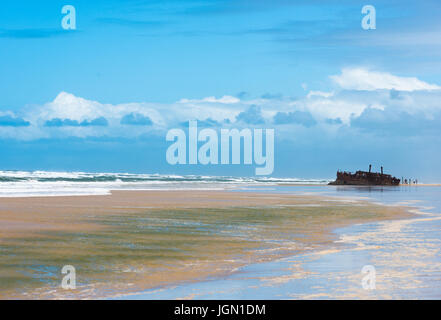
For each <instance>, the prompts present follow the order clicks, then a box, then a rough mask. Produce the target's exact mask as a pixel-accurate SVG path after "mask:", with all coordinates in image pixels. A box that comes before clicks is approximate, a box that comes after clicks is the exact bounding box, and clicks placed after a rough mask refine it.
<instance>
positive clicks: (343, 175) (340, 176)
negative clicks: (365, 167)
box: [329, 165, 400, 186]
mask: <svg viewBox="0 0 441 320" xmlns="http://www.w3.org/2000/svg"><path fill="white" fill-rule="evenodd" d="M371 170H372V165H369V171H361V170H359V171H357V172H355V173H351V172H346V171H337V179H336V180H335V181H333V182H330V183H329V184H330V185H355V186H397V185H399V184H400V179H398V178H395V177H393V176H391V175H390V174H385V173H383V167H381V172H371Z"/></svg>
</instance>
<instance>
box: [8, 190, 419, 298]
mask: <svg viewBox="0 0 441 320" xmlns="http://www.w3.org/2000/svg"><path fill="white" fill-rule="evenodd" d="M411 215H412V214H411V213H409V212H408V211H407V210H406V208H405V207H399V206H383V205H379V204H373V203H369V202H367V201H364V200H359V199H338V198H335V197H325V196H319V195H282V194H271V193H263V192H256V193H252V192H231V191H112V193H111V195H100V196H67V197H28V198H2V199H0V234H1V236H0V250H1V251H2V255H1V257H0V279H1V280H0V298H4V299H5V298H6V299H15V298H48V299H54V298H86V299H87V298H107V297H112V296H116V295H120V294H124V293H127V294H128V293H133V292H139V291H142V290H146V289H151V288H157V287H160V286H164V285H170V284H174V283H183V282H194V281H200V280H203V279H206V278H207V277H221V276H225V275H228V274H231V273H233V272H234V271H235V270H237V268H239V267H241V266H244V265H247V264H250V263H256V262H265V261H272V260H274V259H277V258H280V257H283V256H288V255H293V254H297V253H304V252H308V251H311V250H316V249H323V248H326V246H328V245H329V244H331V243H333V241H334V240H335V239H336V235H335V234H334V233H333V230H335V229H336V228H341V227H344V226H348V225H353V224H357V223H364V222H373V221H382V220H392V219H402V218H406V217H410V216H411ZM63 265H73V266H74V267H75V268H76V274H77V289H75V290H64V289H62V288H61V287H60V283H61V279H62V276H63V275H62V274H61V268H62V267H63Z"/></svg>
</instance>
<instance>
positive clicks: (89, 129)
mask: <svg viewBox="0 0 441 320" xmlns="http://www.w3.org/2000/svg"><path fill="white" fill-rule="evenodd" d="M363 75H365V77H364V76H363ZM333 78H334V80H335V81H336V82H337V83H338V84H340V86H341V87H342V88H343V89H348V88H356V89H357V90H336V91H333V92H326V91H313V90H310V91H309V92H308V93H307V94H306V95H305V96H304V97H303V98H296V99H289V98H287V99H270V98H269V99H254V100H252V99H251V100H240V99H238V98H235V97H231V96H223V97H221V98H215V97H206V98H203V99H199V100H198V99H193V100H189V99H182V100H180V101H178V102H176V103H171V104H164V103H151V102H141V103H123V104H116V105H112V104H103V103H100V102H98V101H93V100H88V99H85V98H81V97H78V96H75V95H74V94H71V93H67V92H61V93H60V94H58V95H57V97H56V98H55V99H54V100H53V101H50V102H48V103H46V104H43V105H40V106H32V107H26V108H24V109H22V110H18V111H17V112H14V113H12V112H11V111H4V112H2V113H1V114H9V115H16V116H17V117H20V118H22V119H24V120H26V121H28V122H29V123H30V125H29V126H26V127H20V128H13V127H10V126H3V127H1V126H0V137H9V138H16V139H26V140H29V139H38V138H43V137H44V138H51V137H66V136H75V137H89V136H96V137H100V136H107V137H127V138H130V137H139V136H140V135H143V134H146V133H149V134H150V133H152V134H158V135H163V133H164V131H166V130H168V129H170V128H175V127H177V126H180V125H181V124H182V123H183V122H186V121H188V120H190V119H198V120H201V121H202V120H207V119H210V120H213V121H215V122H217V123H224V125H226V124H225V122H224V120H225V119H228V120H230V122H231V123H232V125H233V126H241V125H243V123H242V124H240V123H235V121H236V118H237V116H238V114H240V113H241V112H244V111H246V110H249V109H250V108H251V109H252V108H258V109H259V110H261V112H259V114H261V116H262V121H260V122H262V125H264V124H265V125H275V124H274V119H273V117H274V116H275V115H276V114H277V113H279V112H280V113H285V114H301V113H298V112H297V113H296V111H300V112H303V113H310V114H311V115H312V117H313V118H314V120H315V121H316V123H317V124H316V125H314V126H313V127H314V128H320V127H321V128H322V129H323V130H328V128H329V127H330V126H329V120H330V119H331V120H332V119H334V120H338V121H335V122H333V125H332V127H333V129H332V130H335V129H336V128H338V127H339V126H342V125H350V124H351V119H353V118H354V117H358V116H360V115H361V114H362V113H363V111H364V110H366V109H367V108H370V109H378V110H383V111H384V110H389V111H390V110H394V111H393V112H395V113H397V114H398V113H402V112H405V113H407V114H409V115H419V116H422V117H425V118H427V119H432V118H433V117H436V116H438V115H439V114H440V111H441V105H440V104H439V101H440V100H441V90H427V88H435V87H436V88H437V87H438V86H436V85H430V84H427V83H425V82H422V81H420V80H418V79H416V78H401V77H397V76H394V75H391V74H389V73H384V72H372V71H367V70H365V69H361V68H359V69H344V70H342V74H341V75H339V76H333ZM357 79H358V80H357ZM360 79H361V80H360ZM409 79H410V80H409ZM350 80H351V81H350ZM363 81H364V82H363ZM349 84H351V86H349ZM375 88H376V89H385V88H390V89H395V90H398V89H400V90H399V91H388V90H376V89H375ZM406 88H407V89H408V90H404V89H406ZM416 88H426V89H425V90H422V89H418V90H417V89H416ZM360 89H363V91H360ZM368 89H369V90H368ZM411 89H412V90H411ZM131 113H136V114H140V115H143V116H145V117H148V118H149V119H151V121H152V122H153V123H152V124H151V125H145V126H141V125H140V126H127V125H124V124H121V119H122V118H123V117H124V116H126V115H127V114H131ZM388 114H389V115H390V114H392V113H388ZM100 117H103V118H105V119H106V121H107V123H108V125H107V126H68V125H67V126H60V127H56V126H53V127H47V126H46V125H45V124H46V121H48V120H52V119H56V118H57V119H61V120H63V119H68V120H73V121H77V122H78V123H81V122H83V121H86V122H91V121H93V120H94V119H97V118H100ZM263 123H264V124H263ZM322 125H323V126H322ZM299 127H300V126H299V125H297V128H293V126H291V125H289V124H285V126H283V128H281V127H280V128H278V130H280V131H279V132H281V133H283V134H286V136H287V137H292V136H294V133H295V130H303V129H305V128H300V129H299ZM293 130H294V131H293ZM305 130H308V129H305ZM329 130H331V129H329Z"/></svg>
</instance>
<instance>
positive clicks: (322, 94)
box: [306, 90, 334, 98]
mask: <svg viewBox="0 0 441 320" xmlns="http://www.w3.org/2000/svg"><path fill="white" fill-rule="evenodd" d="M333 95H334V92H324V91H313V90H311V91H309V92H308V95H307V96H306V97H307V98H311V97H324V98H329V97H332V96H333Z"/></svg>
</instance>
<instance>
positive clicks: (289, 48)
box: [0, 0, 441, 181]
mask: <svg viewBox="0 0 441 320" xmlns="http://www.w3.org/2000/svg"><path fill="white" fill-rule="evenodd" d="M66 4H70V5H73V6H74V7H75V9H76V24H77V29H76V30H63V29H62V28H61V19H62V17H63V15H62V14H61V8H62V7H63V5H66ZM366 4H371V5H374V6H375V8H376V16H377V22H376V27H377V28H376V29H375V30H363V29H362V28H361V19H362V17H363V16H362V14H361V8H362V7H363V6H364V5H366ZM440 9H441V4H440V3H439V1H420V2H416V1H375V2H366V1H344V0H343V1H306V0H304V1H289V0H274V1H264V0H253V1H251V0H224V1H221V0H205V1H185V0H174V1H170V0H153V1H152V0H150V1H139V0H138V1H115V0H107V1H69V2H66V1H44V2H41V3H37V2H36V1H3V2H2V5H1V10H0V147H1V150H2V151H1V157H0V169H46V170H84V171H131V172H161V173H195V174H198V173H201V174H235V175H252V174H253V168H248V167H244V166H224V167H222V166H206V167H203V166H186V167H185V166H184V167H172V166H170V165H168V164H167V163H166V162H165V150H166V148H167V146H168V145H167V143H165V138H164V137H165V132H166V131H167V130H168V129H170V128H173V127H176V126H179V125H182V123H183V122H185V121H187V120H189V119H198V120H200V121H208V123H210V124H211V125H214V126H215V127H218V128H220V127H225V126H226V127H229V126H230V127H256V126H257V127H263V128H265V127H268V128H275V130H276V153H275V170H274V175H276V176H290V177H332V176H334V174H335V170H336V169H350V170H355V169H358V168H360V167H363V168H364V167H366V166H367V165H368V164H369V163H373V164H374V166H380V165H384V166H385V168H387V169H389V170H387V171H390V172H392V173H394V174H396V175H397V176H400V177H401V176H402V175H404V176H412V177H419V178H420V179H423V180H426V181H432V180H437V181H439V180H441V170H440V169H439V168H438V167H437V163H439V162H440V161H439V160H440V156H441V152H440V148H439V143H440V138H439V137H440V133H441V132H440V131H441V129H440V124H441V106H440V103H439V101H441V99H440V97H441V91H440V86H441V50H440V49H441V37H440V36H439V35H440V34H441V33H440V32H441V22H440V19H439V13H440ZM225 119H228V122H225Z"/></svg>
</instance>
